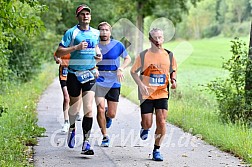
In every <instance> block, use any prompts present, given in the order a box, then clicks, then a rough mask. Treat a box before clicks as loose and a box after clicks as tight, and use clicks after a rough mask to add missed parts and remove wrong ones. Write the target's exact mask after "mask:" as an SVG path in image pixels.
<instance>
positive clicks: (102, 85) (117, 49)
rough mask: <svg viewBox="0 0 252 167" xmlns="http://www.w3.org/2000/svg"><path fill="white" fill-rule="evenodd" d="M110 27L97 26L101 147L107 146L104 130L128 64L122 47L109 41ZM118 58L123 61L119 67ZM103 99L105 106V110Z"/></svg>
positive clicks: (106, 24) (105, 25) (128, 59)
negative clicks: (100, 59)
mask: <svg viewBox="0 0 252 167" xmlns="http://www.w3.org/2000/svg"><path fill="white" fill-rule="evenodd" d="M111 29H112V28H111V26H110V24H109V23H107V22H101V23H100V24H99V25H98V30H100V42H99V48H100V50H101V52H102V55H103V59H102V61H100V62H99V63H98V64H97V67H98V70H99V77H98V78H97V80H96V91H95V100H96V104H97V121H98V124H99V127H100V128H101V132H102V135H103V140H102V143H101V146H103V147H108V146H109V137H108V135H107V132H106V128H109V127H110V126H111V123H112V118H114V117H115V115H116V110H117V104H118V101H119V95H120V87H121V84H120V83H121V81H122V80H123V78H124V76H123V70H124V68H126V67H127V66H128V65H129V64H130V62H131V58H130V56H129V55H128V53H127V51H126V49H125V47H124V45H123V44H122V43H121V42H119V41H117V40H114V39H111ZM120 57H121V58H123V59H124V61H123V63H122V65H120ZM105 99H106V100H107V106H108V107H106V108H105Z"/></svg>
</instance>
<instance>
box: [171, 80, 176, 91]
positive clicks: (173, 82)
mask: <svg viewBox="0 0 252 167" xmlns="http://www.w3.org/2000/svg"><path fill="white" fill-rule="evenodd" d="M171 83H172V85H171V88H172V89H176V88H177V81H176V79H174V78H172V79H171Z"/></svg>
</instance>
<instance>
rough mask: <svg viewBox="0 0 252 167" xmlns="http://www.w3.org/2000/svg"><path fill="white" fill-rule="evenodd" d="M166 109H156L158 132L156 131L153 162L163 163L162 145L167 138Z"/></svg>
mask: <svg viewBox="0 0 252 167" xmlns="http://www.w3.org/2000/svg"><path fill="white" fill-rule="evenodd" d="M166 117H167V110H166V109H156V131H155V144H154V149H153V160H155V161H163V157H162V155H161V154H160V151H159V149H160V145H161V143H162V141H163V139H164V137H165V133H166Z"/></svg>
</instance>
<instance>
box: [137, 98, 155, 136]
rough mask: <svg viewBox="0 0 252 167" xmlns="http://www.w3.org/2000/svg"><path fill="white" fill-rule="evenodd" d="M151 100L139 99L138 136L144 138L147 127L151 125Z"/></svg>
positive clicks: (146, 133) (147, 130)
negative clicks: (139, 120)
mask: <svg viewBox="0 0 252 167" xmlns="http://www.w3.org/2000/svg"><path fill="white" fill-rule="evenodd" d="M153 104H154V103H153V100H144V101H141V105H140V108H141V119H142V120H141V126H142V128H141V131H140V138H141V139H142V140H146V139H147V138H148V133H149V129H150V128H151V126H152V122H153V110H154V108H153V106H154V105H153Z"/></svg>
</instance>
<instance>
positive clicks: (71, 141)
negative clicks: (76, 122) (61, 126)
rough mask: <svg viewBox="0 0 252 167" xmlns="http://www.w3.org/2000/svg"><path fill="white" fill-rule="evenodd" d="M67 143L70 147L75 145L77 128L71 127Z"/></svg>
mask: <svg viewBox="0 0 252 167" xmlns="http://www.w3.org/2000/svg"><path fill="white" fill-rule="evenodd" d="M67 145H68V147H69V148H74V146H75V128H69V131H68V137H67Z"/></svg>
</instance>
